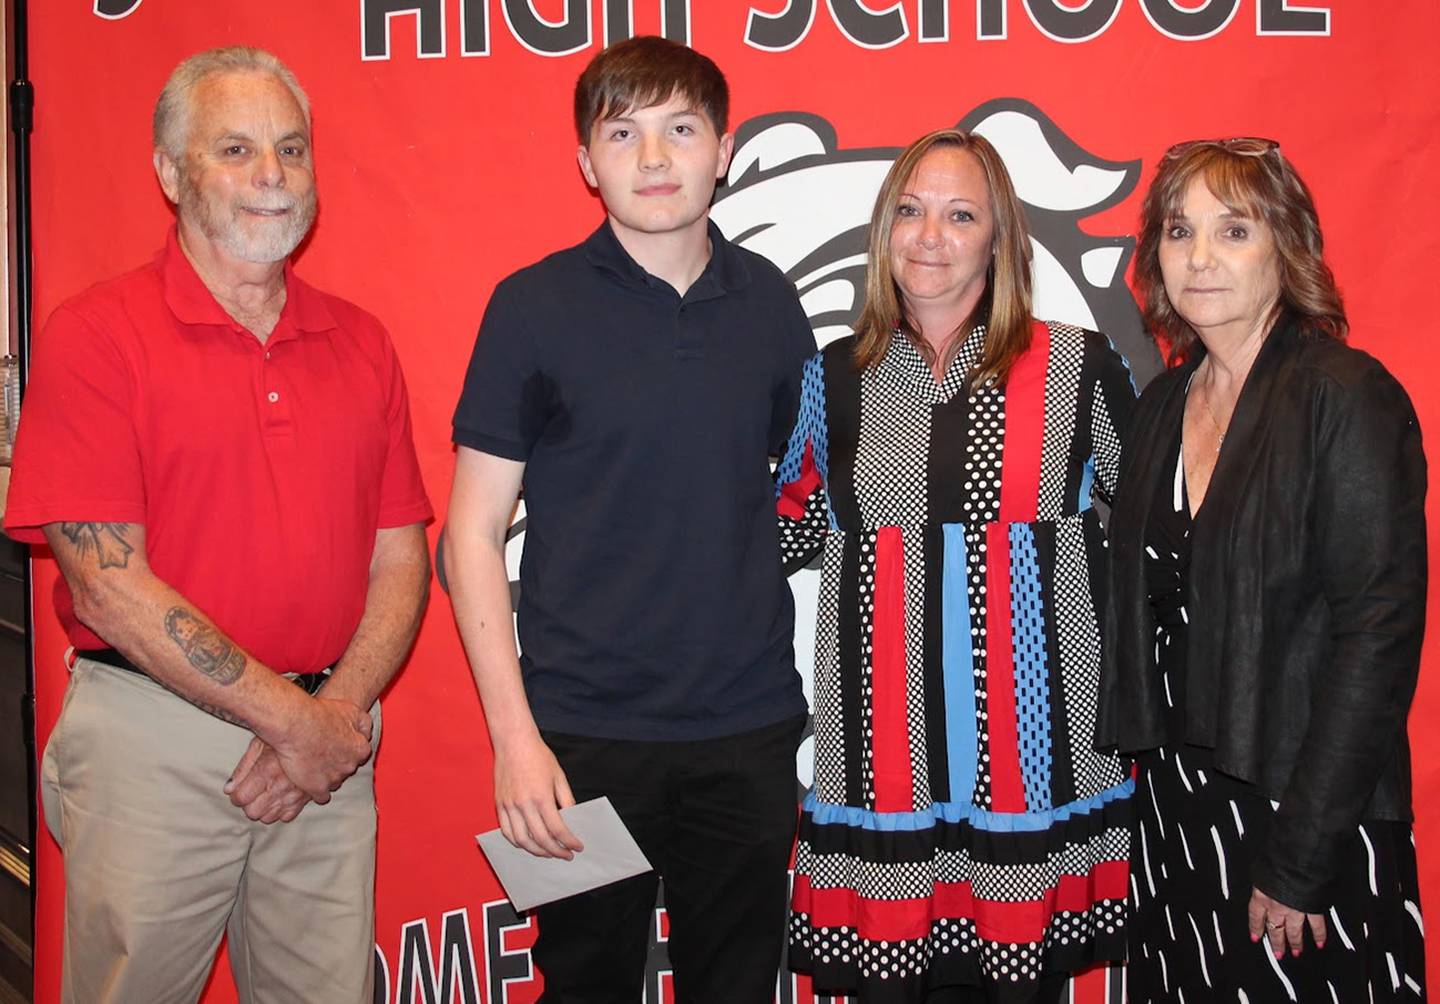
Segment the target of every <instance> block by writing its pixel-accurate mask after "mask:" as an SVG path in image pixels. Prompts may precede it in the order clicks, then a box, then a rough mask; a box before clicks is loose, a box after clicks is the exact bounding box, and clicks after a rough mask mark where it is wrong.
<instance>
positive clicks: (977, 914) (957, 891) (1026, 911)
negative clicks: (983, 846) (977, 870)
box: [792, 861, 1130, 944]
mask: <svg viewBox="0 0 1440 1004" xmlns="http://www.w3.org/2000/svg"><path fill="white" fill-rule="evenodd" d="M1129 877H1130V863H1129V862H1128V861H1101V862H1099V863H1098V864H1096V865H1095V868H1094V870H1093V871H1091V873H1090V874H1089V875H1062V876H1060V883H1059V885H1058V886H1056V887H1053V888H1051V889H1047V890H1046V891H1045V894H1044V896H1043V897H1041V898H1040V899H1037V900H1025V901H1021V902H1018V903H1017V902H1002V901H999V900H988V899H976V898H975V895H974V893H973V891H972V890H971V887H970V883H969V882H937V883H936V884H935V891H934V893H933V895H932V896H930V897H929V898H923V897H922V898H918V899H866V898H864V897H862V896H861V895H859V894H858V893H857V892H855V890H853V889H816V888H814V887H812V886H811V884H810V877H809V876H808V875H796V876H795V890H794V895H793V896H792V904H793V908H794V909H795V911H796V912H797V913H804V914H807V915H808V916H809V918H810V926H811V927H853V928H855V929H856V931H857V932H858V934H859V936H860V937H861V938H864V939H866V940H870V941H910V940H914V939H916V938H921V937H924V936H925V935H928V934H929V933H930V930H931V927H932V925H933V924H934V923H935V921H937V920H956V919H965V920H973V921H974V922H975V933H976V934H977V935H978V936H979V937H980V938H982V939H983V940H985V941H995V942H1001V943H1005V944H1016V943H1020V942H1029V941H1039V940H1040V939H1041V938H1042V937H1044V935H1045V928H1046V926H1047V925H1048V924H1049V921H1050V917H1051V915H1052V914H1054V913H1056V912H1057V911H1061V910H1066V911H1076V912H1078V911H1081V910H1088V909H1089V908H1090V907H1091V906H1092V905H1094V904H1095V903H1097V902H1099V901H1101V900H1114V899H1124V898H1125V896H1126V895H1127V893H1128V892H1129Z"/></svg>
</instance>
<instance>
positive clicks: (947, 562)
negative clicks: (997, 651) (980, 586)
mask: <svg viewBox="0 0 1440 1004" xmlns="http://www.w3.org/2000/svg"><path fill="white" fill-rule="evenodd" d="M943 529H944V534H945V535H944V540H943V546H944V559H943V560H944V564H943V566H942V570H941V578H940V581H941V600H940V602H941V607H940V609H941V618H942V620H941V623H942V624H944V629H943V631H942V632H941V634H942V637H943V641H942V645H941V652H940V659H941V669H942V673H943V676H944V680H945V745H946V749H945V758H946V760H947V761H948V762H949V764H950V797H951V798H953V799H956V800H959V801H967V802H968V801H969V800H970V797H971V796H972V795H973V794H974V792H975V743H976V736H975V714H976V712H975V650H974V648H973V646H974V644H975V642H974V639H973V638H971V637H970V588H969V584H968V582H967V581H966V567H967V560H966V550H965V528H964V526H963V525H962V524H959V523H946V524H945V525H944V528H943ZM932 741H933V740H932Z"/></svg>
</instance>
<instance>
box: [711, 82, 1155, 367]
mask: <svg viewBox="0 0 1440 1004" xmlns="http://www.w3.org/2000/svg"><path fill="white" fill-rule="evenodd" d="M959 128H961V129H965V130H967V131H970V132H975V133H978V134H979V135H981V136H984V137H985V138H986V139H987V140H989V141H990V143H991V144H992V145H993V146H994V147H995V149H996V150H997V151H998V152H999V153H1000V156H1001V157H1002V158H1003V159H1004V161H1005V165H1006V167H1007V168H1008V169H1009V171H1010V177H1011V180H1012V181H1013V182H1014V185H1015V191H1016V194H1017V195H1018V196H1019V198H1020V201H1021V202H1022V203H1024V205H1025V214H1026V217H1027V218H1028V220H1029V222H1030V228H1031V244H1032V250H1033V252H1034V275H1035V314H1036V316H1037V317H1041V318H1044V319H1046V320H1052V321H1064V322H1067V323H1070V324H1078V325H1081V326H1082V327H1086V328H1092V329H1096V330H1099V331H1103V332H1105V334H1107V335H1109V336H1110V339H1111V340H1112V341H1113V342H1114V343H1115V346H1116V347H1117V348H1118V349H1119V350H1120V352H1121V353H1122V354H1123V355H1124V356H1125V357H1126V358H1127V359H1128V360H1129V361H1130V365H1131V368H1132V369H1133V370H1134V372H1135V377H1136V381H1137V383H1141V384H1143V383H1144V382H1145V381H1146V380H1148V379H1149V378H1150V377H1151V376H1153V375H1154V374H1155V373H1157V372H1159V370H1160V356H1159V353H1158V352H1157V351H1156V349H1155V346H1154V343H1153V342H1152V341H1151V340H1150V339H1149V337H1147V336H1146V334H1145V332H1144V329H1143V327H1142V325H1141V322H1140V312H1139V309H1138V308H1137V307H1136V304H1135V300H1134V297H1132V296H1131V294H1130V290H1129V288H1128V287H1127V286H1126V285H1125V281H1124V274H1125V266H1126V265H1127V264H1128V262H1129V260H1130V256H1131V254H1132V253H1133V252H1134V249H1135V241H1134V239H1133V238H1132V237H1129V236H1114V237H1095V236H1091V235H1089V234H1087V233H1085V232H1084V231H1083V230H1081V229H1080V221H1081V220H1083V219H1084V218H1085V217H1087V216H1090V215H1092V214H1094V213H1097V212H1099V211H1101V210H1103V209H1107V208H1109V207H1110V206H1113V205H1115V204H1116V203H1118V202H1120V201H1121V200H1123V199H1124V198H1125V197H1126V196H1128V195H1129V194H1130V193H1131V191H1133V190H1134V188H1135V183H1136V182H1137V181H1138V180H1139V177H1140V162H1139V161H1127V162H1118V161H1106V160H1102V159H1100V158H1098V157H1095V156H1093V155H1092V154H1089V153H1087V152H1086V151H1084V150H1082V149H1081V148H1080V147H1079V146H1077V145H1076V144H1075V143H1074V141H1072V140H1071V139H1070V138H1069V137H1068V136H1067V135H1066V134H1065V133H1064V132H1063V131H1062V130H1061V129H1060V128H1059V127H1058V126H1057V125H1055V123H1053V122H1052V121H1051V120H1050V119H1049V117H1047V116H1046V115H1045V113H1044V112H1042V111H1040V109H1038V108H1036V107H1035V106H1034V105H1032V104H1030V103H1029V102H1028V101H1023V100H1020V99H1018V98H998V99H996V100H993V101H989V102H986V103H985V104H983V105H981V106H980V107H979V108H976V109H975V110H974V111H972V112H971V113H970V114H969V115H966V116H965V117H964V119H962V120H961V121H960V123H959ZM899 152H900V148H899V147H883V148H876V149H857V150H847V149H843V148H841V147H839V145H838V144H837V141H836V134H835V129H834V127H833V126H831V125H830V124H829V123H828V122H826V121H825V120H824V119H822V118H819V117H818V116H815V115H809V114H805V113H803V112H780V113H776V114H773V115H763V116H760V117H759V118H754V119H751V120H749V121H748V122H745V123H744V124H743V125H741V126H740V128H739V129H737V130H736V133H735V155H734V157H733V158H732V160H731V163H730V174H729V178H728V184H727V185H726V186H725V187H724V188H723V189H722V190H721V191H720V192H719V193H718V195H717V198H716V201H715V205H714V208H713V209H712V210H711V217H712V218H713V219H714V220H715V222H716V224H718V225H719V227H720V229H721V230H722V231H724V233H725V236H727V237H729V238H730V239H731V240H732V241H735V242H736V243H737V244H740V245H741V246H743V247H746V248H749V249H750V250H752V251H755V252H758V253H759V254H762V255H764V256H765V257H766V258H769V259H770V260H771V261H772V262H774V263H775V264H776V265H778V266H779V267H780V268H781V269H782V270H783V271H784V272H785V274H786V275H787V276H789V277H790V279H791V281H793V282H794V283H795V286H796V289H798V290H799V292H800V301H801V303H802V304H803V305H804V307H805V312H806V314H807V315H808V316H809V318H810V322H811V324H812V326H813V327H814V328H815V336H816V339H817V340H818V341H819V342H820V344H821V345H824V344H825V343H826V342H829V341H831V340H833V339H835V338H839V337H841V336H842V335H846V334H849V333H850V325H851V324H852V323H853V322H854V321H855V319H856V317H858V316H859V313H860V306H861V297H862V295H863V290H864V282H865V245H866V230H867V228H868V226H869V223H870V211H871V209H872V207H873V206H874V203H875V196H876V194H877V193H878V192H879V190H880V183H881V181H882V180H883V179H884V177H885V172H886V171H888V170H889V169H890V164H891V162H893V161H894V159H895V157H896V156H897V155H898V154H899Z"/></svg>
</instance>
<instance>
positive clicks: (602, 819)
mask: <svg viewBox="0 0 1440 1004" xmlns="http://www.w3.org/2000/svg"><path fill="white" fill-rule="evenodd" d="M560 818H561V819H563V820H565V825H566V826H568V827H570V832H571V833H573V834H575V836H577V837H579V838H580V842H581V843H582V844H584V845H585V849H584V850H583V851H580V852H579V853H578V854H576V855H575V857H574V858H572V859H571V860H569V861H566V860H565V859H563V858H537V857H536V856H535V855H533V854H531V853H530V852H529V851H526V850H521V849H520V848H519V847H515V846H514V845H512V844H511V843H510V841H508V840H506V839H505V835H504V834H503V833H501V832H500V831H499V830H498V829H496V830H491V831H489V832H488V833H481V834H479V835H478V836H476V838H475V840H476V842H477V843H479V844H480V849H481V850H482V851H484V852H485V857H486V858H488V859H489V860H490V867H492V868H494V869H495V874H496V875H497V876H498V877H499V879H500V884H501V885H502V886H504V887H505V895H507V896H509V897H510V904H511V905H512V906H514V907H515V909H516V911H524V910H528V909H530V908H531V907H532V906H539V905H540V904H542V903H551V902H554V901H555V900H557V899H564V898H565V897H566V896H574V895H575V894H576V893H581V892H589V891H590V890H591V889H598V888H600V887H601V886H602V885H609V884H610V883H611V882H618V881H620V880H621V879H625V878H629V877H630V876H632V875H641V874H643V873H645V872H648V871H650V870H651V865H650V862H649V861H647V860H645V855H644V854H642V853H641V852H640V846H639V845H638V844H636V843H635V838H634V837H632V836H631V835H630V831H629V830H628V829H626V828H625V824H624V823H623V822H621V821H620V816H619V814H618V813H616V812H615V807H614V806H612V805H611V804H610V799H608V798H605V797H604V796H601V797H600V798H596V799H592V800H591V801H589V802H581V803H580V804H579V805H572V806H570V807H569V808H568V809H561V810H560Z"/></svg>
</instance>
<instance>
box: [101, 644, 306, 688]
mask: <svg viewBox="0 0 1440 1004" xmlns="http://www.w3.org/2000/svg"><path fill="white" fill-rule="evenodd" d="M75 655H76V656H77V657H78V658H81V659H89V660H90V661H91V662H103V663H104V664H105V665H107V666H114V667H115V668H116V669H124V670H128V671H129V672H131V673H139V674H140V675H141V676H149V675H150V674H149V673H147V672H145V670H143V669H141V668H140V667H139V666H137V665H135V664H134V663H133V662H131V661H130V660H129V659H127V658H125V657H124V656H123V655H121V654H120V653H119V652H117V651H115V649H113V648H92V649H76V650H75ZM287 679H289V680H291V682H293V683H294V684H295V686H297V687H299V688H300V689H301V690H303V691H305V693H307V694H309V695H310V696H312V697H313V696H315V693H316V692H317V691H318V690H319V689H320V686H321V684H323V683H324V682H325V681H326V680H328V679H330V674H329V673H328V672H325V671H322V672H319V673H298V674H296V675H295V676H293V677H287Z"/></svg>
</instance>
